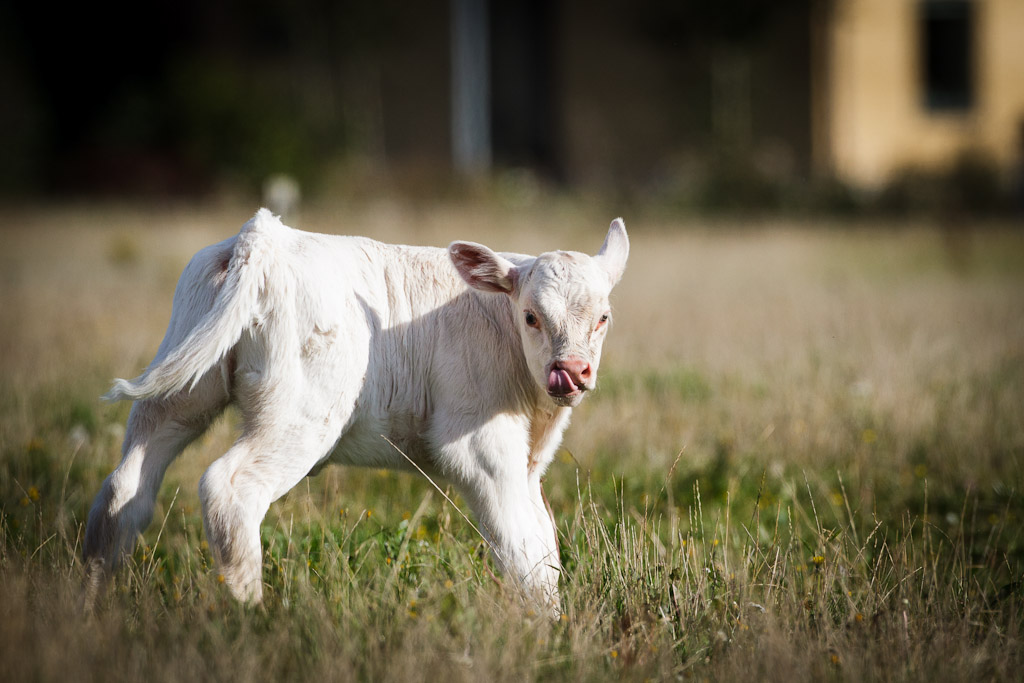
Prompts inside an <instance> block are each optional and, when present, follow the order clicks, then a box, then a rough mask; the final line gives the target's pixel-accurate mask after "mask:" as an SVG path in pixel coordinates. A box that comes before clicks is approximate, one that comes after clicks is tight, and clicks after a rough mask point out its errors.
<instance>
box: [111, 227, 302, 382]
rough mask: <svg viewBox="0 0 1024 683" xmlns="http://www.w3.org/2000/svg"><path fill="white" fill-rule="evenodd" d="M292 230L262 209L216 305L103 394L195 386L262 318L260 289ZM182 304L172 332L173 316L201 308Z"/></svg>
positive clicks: (238, 246) (240, 243)
mask: <svg viewBox="0 0 1024 683" xmlns="http://www.w3.org/2000/svg"><path fill="white" fill-rule="evenodd" d="M287 231H288V229H287V228H285V227H284V226H283V225H282V224H281V222H280V221H279V220H278V219H277V218H276V217H274V215H273V214H271V213H270V211H268V210H266V209H260V211H259V212H258V213H257V214H256V216H255V217H254V218H253V219H252V220H251V221H249V222H248V223H246V224H245V226H243V227H242V230H241V232H239V234H238V237H237V239H236V241H235V244H234V248H233V250H232V252H231V258H230V260H229V261H228V264H227V269H226V271H225V272H224V279H223V282H222V283H221V285H220V289H219V291H218V292H217V294H216V296H215V298H214V300H213V306H212V307H211V308H210V309H209V310H208V311H207V312H206V313H205V314H202V315H201V317H200V318H199V320H198V322H197V323H196V324H195V326H194V327H193V328H192V329H191V330H190V331H189V332H188V333H187V334H186V335H185V336H184V337H183V338H182V339H181V340H180V341H179V342H178V343H176V344H173V345H171V347H170V348H168V349H166V350H165V349H163V348H161V353H160V354H159V355H158V356H157V358H156V359H155V360H154V362H153V364H152V365H150V367H148V368H147V369H146V370H145V372H143V373H142V374H141V375H139V376H138V377H136V378H135V379H131V380H125V379H117V380H114V384H113V386H112V387H111V389H110V391H109V392H108V393H107V394H106V395H105V396H104V397H103V398H104V399H105V400H108V401H123V400H138V399H145V398H153V397H163V396H168V395H171V394H174V393H177V392H179V391H181V390H183V389H185V388H186V387H187V388H188V389H189V390H190V391H191V390H192V389H193V388H194V387H195V385H196V384H197V383H198V382H199V380H200V379H202V377H203V375H205V374H206V372H207V371H208V370H209V369H210V368H212V367H213V366H214V365H216V364H217V363H219V362H220V361H221V360H222V359H223V358H224V356H225V355H226V354H227V353H228V352H229V351H230V350H231V348H232V347H233V346H234V345H235V344H236V343H237V342H238V340H239V338H240V337H241V336H242V332H243V331H244V330H245V329H246V328H248V327H249V326H250V325H251V324H252V323H253V322H254V320H255V319H256V318H257V316H258V314H259V300H260V293H261V291H262V289H263V288H264V287H265V286H266V281H267V278H268V276H270V275H271V273H270V272H269V268H270V267H271V263H272V261H273V257H274V248H275V246H276V245H275V242H277V239H275V238H279V237H281V236H283V235H285V234H286V232H287ZM189 270H190V269H186V272H185V273H184V274H183V275H182V279H181V282H179V284H178V288H179V290H181V289H182V288H183V287H190V286H192V285H193V284H194V283H190V282H187V279H188V278H189V277H190V276H191V277H197V276H198V275H197V274H195V273H193V274H190V273H189ZM181 305H182V306H183V307H184V308H185V309H186V310H177V309H178V302H176V306H175V309H176V310H175V311H174V312H173V313H172V320H171V325H170V327H169V328H168V335H170V334H171V330H173V329H175V321H174V320H173V318H174V317H176V316H179V315H180V316H184V317H185V318H186V319H188V318H191V317H195V316H196V313H197V312H196V311H194V310H188V309H189V306H190V305H191V306H193V307H194V306H198V305H201V304H198V303H196V302H194V301H189V300H188V299H187V297H183V298H182V301H181ZM167 341H169V340H165V344H166V342H167Z"/></svg>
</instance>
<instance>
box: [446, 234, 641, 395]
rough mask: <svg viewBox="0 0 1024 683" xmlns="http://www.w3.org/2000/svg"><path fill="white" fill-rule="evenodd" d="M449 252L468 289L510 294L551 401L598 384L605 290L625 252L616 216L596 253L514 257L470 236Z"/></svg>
mask: <svg viewBox="0 0 1024 683" xmlns="http://www.w3.org/2000/svg"><path fill="white" fill-rule="evenodd" d="M448 253H449V255H450V256H451V259H452V263H454V264H455V268H456V269H457V270H458V271H459V274H460V275H461V276H462V279H463V280H465V281H466V283H467V284H468V285H469V286H470V287H473V288H474V289H478V290H481V291H484V292H492V293H495V294H502V295H505V296H508V297H509V298H510V299H511V302H512V310H513V313H514V314H515V316H516V321H517V322H516V325H517V328H518V332H519V335H520V337H521V339H522V342H523V351H524V353H525V355H526V362H527V365H528V366H529V368H530V372H531V374H532V375H533V377H534V379H535V380H536V382H537V383H538V384H539V385H540V386H541V388H543V389H544V390H545V391H546V392H547V393H548V396H550V397H551V400H552V401H554V402H555V403H556V404H558V405H560V406H575V405H578V404H579V402H580V401H581V400H582V399H583V395H584V393H585V392H587V391H589V390H591V389H593V388H594V386H595V384H596V382H597V367H598V365H599V364H600V361H601V345H602V344H603V343H604V337H605V334H607V332H608V327H609V324H610V323H611V309H610V308H609V306H608V295H609V294H610V293H611V290H612V287H614V286H615V285H616V283H618V281H619V278H621V277H622V271H623V270H624V269H625V267H626V257H627V256H628V255H629V238H628V237H627V236H626V226H625V224H624V223H623V222H622V219H621V218H617V219H615V220H614V221H612V224H611V227H610V228H609V229H608V236H607V237H606V238H605V240H604V244H603V245H602V246H601V249H600V251H598V252H597V254H596V255H594V256H588V255H586V254H581V253H579V252H575V251H552V252H548V253H545V254H541V255H540V256H537V257H536V258H522V259H520V258H516V257H513V258H516V262H515V263H513V262H512V261H510V260H509V259H507V258H505V257H503V256H501V255H499V254H496V253H494V252H493V251H491V250H490V249H488V248H487V247H485V246H483V245H482V244H475V243H473V242H453V243H452V244H451V246H449V247H448Z"/></svg>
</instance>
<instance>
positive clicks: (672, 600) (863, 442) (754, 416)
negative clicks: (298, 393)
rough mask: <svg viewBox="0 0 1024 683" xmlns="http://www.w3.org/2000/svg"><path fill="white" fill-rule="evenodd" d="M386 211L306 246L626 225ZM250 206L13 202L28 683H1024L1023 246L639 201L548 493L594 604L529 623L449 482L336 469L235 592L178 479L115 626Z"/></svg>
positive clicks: (274, 536)
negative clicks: (124, 538) (159, 419)
mask: <svg viewBox="0 0 1024 683" xmlns="http://www.w3.org/2000/svg"><path fill="white" fill-rule="evenodd" d="M546 209H547V210H546V211H545V212H544V213H540V212H539V211H524V212H518V213H516V212H508V211H502V210H499V208H496V207H489V206H483V207H473V206H471V207H460V208H455V207H452V206H443V205H438V206H430V207H422V206H420V207H414V206H409V205H403V204H394V203H384V202H375V203H367V204H365V205H362V206H357V207H351V208H347V209H344V210H334V211H327V210H321V211H309V212H307V215H305V216H304V217H303V218H302V219H301V220H300V221H298V222H297V225H299V226H300V227H304V228H306V229H310V230H316V231H324V232H350V233H356V234H366V235H369V236H372V237H377V238H380V239H385V240H389V241H403V242H409V243H420V244H436V245H444V244H447V243H448V242H449V241H451V240H453V239H457V238H461V239H472V240H475V241H480V242H484V243H487V244H489V245H490V246H492V247H495V248H497V249H507V250H516V251H530V252H537V251H543V250H546V249H550V248H572V249H579V250H587V251H591V252H592V251H594V250H596V248H597V247H598V246H599V243H600V240H601V239H602V237H603V235H604V231H605V229H606V227H607V222H608V219H610V218H612V217H613V216H610V215H609V216H604V215H598V212H596V211H595V210H590V209H581V208H580V207H579V206H574V205H569V204H566V205H561V204H559V205H557V206H554V207H546ZM247 213H249V209H226V208H224V209H204V210H188V209H184V208H180V207H178V208H170V209H165V210H161V211H157V210H142V209H127V208H96V207H90V208H80V207H77V208H76V207H66V208H59V209H47V210H6V211H4V212H2V213H0V244H2V245H3V246H2V248H0V669H2V670H3V671H4V674H3V678H4V679H5V680H9V681H23V680H39V681H49V680H61V681H69V680H70V681H74V680H103V681H119V680H132V681H136V680H140V679H142V680H147V681H150V682H151V683H155V682H156V681H163V680H214V679H216V680H221V679H230V680H247V681H264V680H267V681H280V680H332V681H333V680H382V681H387V680H400V681H433V680H447V681H453V682H454V681H463V680H465V681H492V680H493V681H503V680H515V681H522V680H586V681H589V680H600V679H611V680H638V681H639V680H671V679H680V678H681V679H691V678H692V679H695V680H704V679H710V680H728V681H733V680H792V681H799V680H820V679H830V680H851V681H859V680H865V679H872V680H922V681H923V680H928V681H933V680H1019V677H1020V675H1021V674H1020V672H1021V671H1022V670H1024V631H1022V627H1024V611H1022V610H1024V600H1022V598H1024V582H1022V572H1024V535H1022V531H1024V525H1022V521H1024V495H1022V491H1024V469H1022V464H1024V462H1022V461H1024V231H1021V230H1020V228H1019V226H1017V228H1016V229H1014V228H1012V227H1011V226H1002V227H999V226H989V227H985V228H979V229H977V230H976V231H974V232H972V233H969V234H961V235H957V236H953V237H950V236H948V235H943V234H942V233H940V232H938V231H936V230H933V229H930V228H929V227H928V226H927V225H898V226H891V225H890V226H868V225H865V224H857V225H843V224H829V225H810V224H793V223H786V222H781V221H780V222H775V223H771V222H769V223H760V224H757V225H743V224H738V223H728V222H718V223H715V224H714V225H707V224H702V223H701V222H699V221H696V220H691V221H689V222H686V223H684V224H677V223H674V222H673V221H671V220H667V219H659V218H651V219H643V218H640V219H636V218H631V217H630V216H629V215H627V216H625V218H626V223H627V226H629V228H630V230H631V238H632V253H631V259H630V263H629V266H628V268H627V271H626V275H625V277H624V279H623V282H622V284H621V285H620V287H619V289H618V290H617V291H616V293H615V295H614V298H613V307H614V309H615V315H616V323H615V329H613V330H612V331H611V333H610V335H609V340H608V342H607V344H606V347H605V348H606V350H605V357H604V361H603V363H602V368H601V377H600V379H599V388H598V390H597V391H596V392H595V393H594V395H592V396H591V397H589V398H588V399H587V400H586V401H584V403H583V405H582V406H581V407H580V408H579V409H577V410H576V411H575V415H574V418H573V425H572V426H571V427H570V429H569V431H568V433H567V435H566V438H565V441H564V444H563V445H564V449H563V451H562V452H561V453H560V455H559V456H558V457H557V458H556V460H555V462H554V463H553V465H552V467H551V469H550V471H549V473H548V476H547V483H546V491H547V494H548V498H549V499H550V502H551V505H552V507H553V509H554V512H555V516H556V519H557V521H558V530H559V535H560V539H561V552H562V559H563V563H564V565H565V573H564V576H563V581H562V593H563V600H562V608H563V615H562V617H561V618H560V619H559V620H557V621H554V622H552V621H551V620H550V619H549V618H547V617H545V616H544V615H540V614H534V613H533V612H532V611H531V610H530V609H529V608H528V607H527V606H524V605H521V604H520V603H519V601H518V599H517V598H516V596H515V594H514V593H513V592H512V591H511V590H509V589H507V588H506V587H503V586H502V585H501V583H500V582H499V581H497V580H496V579H495V578H494V577H493V574H492V572H491V570H490V563H489V560H488V559H487V557H486V553H485V552H484V547H483V545H482V543H481V541H480V539H479V538H478V537H477V536H476V535H475V533H474V532H473V530H472V528H471V526H470V525H469V524H468V523H467V522H466V521H465V520H464V519H463V518H462V516H461V512H460V510H462V509H464V506H463V505H462V501H461V500H460V499H459V498H458V497H457V496H455V495H454V492H446V493H448V494H449V495H451V496H453V500H454V504H451V503H448V502H445V500H444V498H443V497H442V495H441V493H440V492H438V491H436V490H434V489H433V488H432V487H431V486H430V485H429V484H428V483H427V482H425V481H423V480H422V479H420V478H417V477H414V476H411V475H405V474H394V473H388V472H382V471H381V472H378V471H366V470H354V469H340V468H328V469H326V470H325V471H324V472H322V473H321V474H319V475H318V476H317V477H315V478H312V479H307V480H305V481H304V482H303V483H302V484H300V485H299V486H298V487H297V488H296V489H295V490H293V491H292V492H291V493H289V494H288V495H287V496H285V497H284V498H283V499H281V500H280V501H278V502H277V503H275V504H274V505H273V506H272V507H271V511H270V513H269V515H268V516H267V519H266V520H265V522H264V525H263V542H264V549H265V553H264V573H263V577H264V582H265V604H264V606H263V607H261V608H245V607H242V606H240V605H238V604H236V603H235V602H233V601H232V600H231V599H230V598H229V597H228V596H227V591H226V590H224V588H223V586H221V585H220V584H219V581H218V574H217V568H216V567H214V566H211V563H210V559H209V553H208V549H207V547H206V544H205V542H204V540H203V534H202V522H201V518H200V511H199V506H198V499H197V494H196V485H197V482H198V479H199V476H200V475H201V473H202V472H203V470H204V469H205V467H206V466H207V465H208V464H209V463H210V462H211V461H212V460H213V459H214V458H216V457H217V456H218V455H219V454H221V453H222V452H223V451H224V450H225V449H226V448H227V447H228V445H229V444H230V443H231V442H232V440H233V427H234V425H235V423H236V418H235V416H234V415H232V414H230V413H229V414H227V415H226V416H225V417H224V418H222V419H221V420H220V421H219V422H218V423H217V424H216V425H215V426H214V428H213V429H212V430H211V431H210V432H209V434H207V435H206V436H205V437H204V438H203V439H202V440H201V442H200V443H198V444H197V445H195V446H193V447H191V448H190V449H189V450H187V451H186V452H185V454H184V455H183V456H182V457H181V458H180V459H179V460H178V461H177V462H176V463H175V464H174V465H173V466H172V467H171V469H170V470H169V472H168V476H167V479H166V480H165V484H164V486H163V489H162V493H161V496H160V501H159V504H158V507H157V512H156V516H155V520H154V523H153V525H152V526H151V528H150V529H149V530H148V531H147V532H146V534H145V537H144V539H143V540H142V541H141V542H140V544H139V547H138V549H137V550H136V552H135V553H134V555H133V556H132V557H131V558H130V559H129V560H128V562H127V563H126V566H125V567H124V568H123V569H122V570H121V571H120V573H119V574H118V575H117V577H116V580H115V582H114V585H113V586H112V590H110V591H109V592H108V593H107V594H106V595H105V596H104V598H103V599H102V600H101V602H100V604H99V607H98V609H97V611H96V612H95V613H94V614H93V615H92V616H91V617H89V618H86V617H84V616H82V615H81V614H80V613H79V611H78V607H77V601H78V594H79V588H80V581H81V572H82V568H81V562H80V558H79V555H80V550H81V539H82V535H83V524H84V521H85V517H86V514H87V510H88V506H89V504H90V502H91V499H92V496H93V495H95V493H96V492H97V490H98V489H99V485H100V482H101V481H102V479H103V477H104V476H106V474H107V473H108V472H109V471H110V470H111V469H112V468H113V467H114V465H115V464H116V462H117V460H118V458H119V447H120V442H119V440H120V437H121V436H122V434H123V424H124V421H125V418H126V417H127V412H128V406H127V405H106V404H103V403H101V402H100V401H99V399H98V398H97V397H98V396H99V395H100V394H102V393H103V392H104V391H106V389H107V387H108V384H109V380H110V379H111V378H112V377H115V376H118V377H131V376H134V375H136V374H137V373H138V372H139V371H140V370H141V369H142V368H143V367H144V366H145V365H146V363H147V362H148V361H149V360H150V358H151V357H152V354H153V352H154V351H155V349H156V346H157V344H158V343H159V341H160V339H161V337H162V335H163V330H164V326H165V324H166V321H167V319H168V316H169V313H170V302H171V294H172V292H173V288H174V284H175V282H176V280H177V277H178V275H179V273H180V271H181V269H182V267H183V266H184V264H185V263H186V262H187V260H188V258H189V257H190V256H191V254H192V253H193V252H195V251H196V250H197V249H199V248H200V247H202V246H204V245H206V244H209V243H211V242H213V241H217V240H220V239H223V238H224V237H226V236H228V235H230V234H232V233H233V232H234V231H235V230H237V228H238V226H239V225H240V224H241V223H242V222H244V220H245V219H246V218H247V217H248V216H247Z"/></svg>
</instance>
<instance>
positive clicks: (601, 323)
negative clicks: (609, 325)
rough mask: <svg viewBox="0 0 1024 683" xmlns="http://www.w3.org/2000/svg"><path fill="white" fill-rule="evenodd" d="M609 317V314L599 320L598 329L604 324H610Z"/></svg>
mask: <svg viewBox="0 0 1024 683" xmlns="http://www.w3.org/2000/svg"><path fill="white" fill-rule="evenodd" d="M609 317H610V316H609V315H608V314H607V313H605V314H604V315H602V316H601V317H600V318H598V320H597V326H598V327H601V325H604V324H605V323H606V322H608V318H609Z"/></svg>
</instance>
